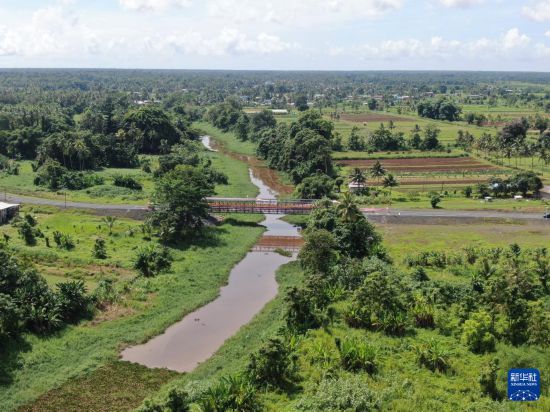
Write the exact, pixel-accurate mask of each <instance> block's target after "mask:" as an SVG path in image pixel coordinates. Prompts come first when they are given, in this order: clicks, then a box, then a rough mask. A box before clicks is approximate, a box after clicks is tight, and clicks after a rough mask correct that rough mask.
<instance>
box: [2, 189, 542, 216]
mask: <svg viewBox="0 0 550 412" xmlns="http://www.w3.org/2000/svg"><path fill="white" fill-rule="evenodd" d="M0 200H2V201H5V202H11V203H22V204H31V205H46V206H56V207H60V208H64V207H65V202H64V201H63V200H53V199H44V198H39V197H30V196H20V195H12V194H6V196H5V197H4V196H0ZM66 207H67V208H73V209H89V210H93V211H96V212H100V213H114V214H121V213H122V214H124V213H125V214H128V215H132V214H139V213H144V212H145V211H146V210H147V208H146V207H145V206H140V205H123V204H100V203H88V202H67V204H66ZM363 213H364V214H365V216H368V217H374V218H383V217H390V218H392V219H395V220H399V218H428V219H430V218H434V219H437V218H438V219H446V218H454V219H513V220H515V219H522V220H523V219H527V220H539V221H541V222H544V219H542V213H521V212H497V211H489V210H487V211H481V210H480V211H463V210H432V209H423V210H422V209H421V210H405V209H363ZM547 222H548V221H547ZM549 223H550V222H549Z"/></svg>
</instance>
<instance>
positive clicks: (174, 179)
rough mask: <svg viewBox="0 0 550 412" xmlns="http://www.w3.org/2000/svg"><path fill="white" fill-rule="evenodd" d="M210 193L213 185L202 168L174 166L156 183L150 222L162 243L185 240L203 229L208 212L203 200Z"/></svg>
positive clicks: (210, 194)
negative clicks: (153, 208) (155, 228)
mask: <svg viewBox="0 0 550 412" xmlns="http://www.w3.org/2000/svg"><path fill="white" fill-rule="evenodd" d="M214 193H215V192H214V185H213V184H212V183H211V181H210V180H209V178H208V176H207V175H206V174H205V173H204V171H203V170H202V169H199V168H195V167H192V166H187V165H180V166H176V168H175V169H174V170H171V171H169V172H168V173H166V174H164V175H163V176H162V177H160V178H159V179H158V180H157V181H156V184H155V192H154V195H153V199H154V204H155V208H156V210H155V211H154V212H153V214H152V216H151V218H150V222H151V223H152V224H153V225H154V226H155V227H157V228H158V230H159V235H160V237H161V239H162V240H163V241H177V240H186V239H188V238H189V237H190V236H191V235H193V234H196V232H197V231H200V230H201V229H202V228H203V226H204V220H205V219H206V218H208V210H209V207H208V203H207V202H206V198H207V197H208V196H212V195H214Z"/></svg>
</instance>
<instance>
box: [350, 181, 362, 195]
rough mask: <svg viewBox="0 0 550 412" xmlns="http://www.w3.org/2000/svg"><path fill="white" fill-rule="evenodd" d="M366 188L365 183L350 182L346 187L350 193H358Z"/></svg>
mask: <svg viewBox="0 0 550 412" xmlns="http://www.w3.org/2000/svg"><path fill="white" fill-rule="evenodd" d="M366 188H367V185H366V184H365V183H358V182H351V183H350V184H349V185H348V189H349V191H350V192H351V193H360V192H362V191H363V190H365V189H366Z"/></svg>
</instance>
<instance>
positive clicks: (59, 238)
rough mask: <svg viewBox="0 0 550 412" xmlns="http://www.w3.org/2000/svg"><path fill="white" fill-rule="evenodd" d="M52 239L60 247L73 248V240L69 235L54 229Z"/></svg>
mask: <svg viewBox="0 0 550 412" xmlns="http://www.w3.org/2000/svg"><path fill="white" fill-rule="evenodd" d="M53 240H54V242H55V244H56V245H57V247H58V248H60V249H66V250H71V249H74V240H73V238H72V237H71V235H67V234H64V233H61V232H59V231H57V230H56V231H55V232H53Z"/></svg>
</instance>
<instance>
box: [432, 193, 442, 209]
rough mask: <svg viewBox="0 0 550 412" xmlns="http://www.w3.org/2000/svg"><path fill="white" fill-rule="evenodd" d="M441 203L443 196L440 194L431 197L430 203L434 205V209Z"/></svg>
mask: <svg viewBox="0 0 550 412" xmlns="http://www.w3.org/2000/svg"><path fill="white" fill-rule="evenodd" d="M440 203H441V197H440V196H439V195H434V196H432V198H431V199H430V204H431V205H432V209H437V208H438V206H439V204H440Z"/></svg>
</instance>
